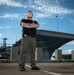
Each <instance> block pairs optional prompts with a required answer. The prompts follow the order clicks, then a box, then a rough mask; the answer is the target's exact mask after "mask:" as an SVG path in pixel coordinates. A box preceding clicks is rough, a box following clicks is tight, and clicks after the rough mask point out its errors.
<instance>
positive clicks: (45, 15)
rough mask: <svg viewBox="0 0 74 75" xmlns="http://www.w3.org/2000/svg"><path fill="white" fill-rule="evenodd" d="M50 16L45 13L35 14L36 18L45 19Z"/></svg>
mask: <svg viewBox="0 0 74 75" xmlns="http://www.w3.org/2000/svg"><path fill="white" fill-rule="evenodd" d="M50 16H51V15H48V14H45V13H35V17H36V18H47V17H50Z"/></svg>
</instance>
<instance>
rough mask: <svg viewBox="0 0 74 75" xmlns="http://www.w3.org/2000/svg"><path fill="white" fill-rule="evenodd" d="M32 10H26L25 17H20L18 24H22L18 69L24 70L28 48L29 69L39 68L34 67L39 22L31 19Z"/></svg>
mask: <svg viewBox="0 0 74 75" xmlns="http://www.w3.org/2000/svg"><path fill="white" fill-rule="evenodd" d="M32 17H33V13H32V11H28V12H27V19H22V20H21V23H20V25H21V26H22V29H23V30H22V42H21V50H20V57H19V69H20V71H25V70H26V69H25V67H24V66H25V62H26V53H27V50H28V49H30V61H31V70H40V68H38V67H36V63H35V49H36V28H38V27H39V24H38V23H37V22H36V21H33V20H32Z"/></svg>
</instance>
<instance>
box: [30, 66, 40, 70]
mask: <svg viewBox="0 0 74 75" xmlns="http://www.w3.org/2000/svg"><path fill="white" fill-rule="evenodd" d="M31 70H40V68H38V67H36V66H35V67H32V68H31Z"/></svg>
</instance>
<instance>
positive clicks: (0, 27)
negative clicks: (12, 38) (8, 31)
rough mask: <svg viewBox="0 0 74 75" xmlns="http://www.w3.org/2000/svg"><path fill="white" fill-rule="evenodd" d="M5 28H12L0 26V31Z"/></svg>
mask: <svg viewBox="0 0 74 75" xmlns="http://www.w3.org/2000/svg"><path fill="white" fill-rule="evenodd" d="M3 28H11V27H10V26H0V29H3Z"/></svg>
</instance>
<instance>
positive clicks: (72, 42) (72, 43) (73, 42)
mask: <svg viewBox="0 0 74 75" xmlns="http://www.w3.org/2000/svg"><path fill="white" fill-rule="evenodd" d="M66 44H67V45H74V41H71V42H68V43H66Z"/></svg>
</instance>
